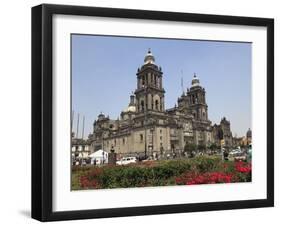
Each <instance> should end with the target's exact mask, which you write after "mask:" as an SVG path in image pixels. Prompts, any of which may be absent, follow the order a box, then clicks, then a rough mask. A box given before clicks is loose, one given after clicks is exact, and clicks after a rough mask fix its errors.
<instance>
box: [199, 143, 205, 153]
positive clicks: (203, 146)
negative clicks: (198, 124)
mask: <svg viewBox="0 0 281 226" xmlns="http://www.w3.org/2000/svg"><path fill="white" fill-rule="evenodd" d="M205 149H206V146H205V145H204V144H199V145H198V150H199V151H203V150H205Z"/></svg>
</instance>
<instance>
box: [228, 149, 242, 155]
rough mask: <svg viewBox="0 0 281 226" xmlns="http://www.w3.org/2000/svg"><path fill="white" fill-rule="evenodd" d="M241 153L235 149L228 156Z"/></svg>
mask: <svg viewBox="0 0 281 226" xmlns="http://www.w3.org/2000/svg"><path fill="white" fill-rule="evenodd" d="M241 153H242V151H241V150H240V149H235V150H232V151H231V152H230V153H229V154H230V155H236V154H241Z"/></svg>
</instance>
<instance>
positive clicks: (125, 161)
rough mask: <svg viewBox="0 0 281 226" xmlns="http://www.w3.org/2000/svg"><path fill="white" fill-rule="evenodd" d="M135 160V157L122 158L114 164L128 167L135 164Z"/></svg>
mask: <svg viewBox="0 0 281 226" xmlns="http://www.w3.org/2000/svg"><path fill="white" fill-rule="evenodd" d="M136 162H137V158H136V157H123V158H122V159H120V160H119V161H117V162H116V164H117V165H128V164H130V163H136Z"/></svg>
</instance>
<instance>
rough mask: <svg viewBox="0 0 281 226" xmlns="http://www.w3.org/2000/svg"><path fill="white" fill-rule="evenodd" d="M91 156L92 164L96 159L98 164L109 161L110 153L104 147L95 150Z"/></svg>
mask: <svg viewBox="0 0 281 226" xmlns="http://www.w3.org/2000/svg"><path fill="white" fill-rule="evenodd" d="M89 156H90V158H91V164H94V161H96V164H97V165H100V164H103V163H108V153H107V152H106V151H104V150H102V149H100V150H98V151H96V152H93V153H92V154H90V155H89Z"/></svg>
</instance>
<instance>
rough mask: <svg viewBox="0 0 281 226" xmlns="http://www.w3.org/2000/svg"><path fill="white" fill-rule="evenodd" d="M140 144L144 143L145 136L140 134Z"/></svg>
mask: <svg viewBox="0 0 281 226" xmlns="http://www.w3.org/2000/svg"><path fill="white" fill-rule="evenodd" d="M140 142H141V143H142V142H143V135H142V134H140Z"/></svg>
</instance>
